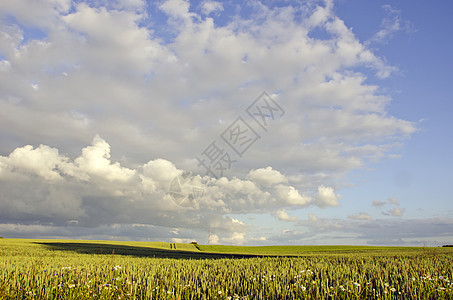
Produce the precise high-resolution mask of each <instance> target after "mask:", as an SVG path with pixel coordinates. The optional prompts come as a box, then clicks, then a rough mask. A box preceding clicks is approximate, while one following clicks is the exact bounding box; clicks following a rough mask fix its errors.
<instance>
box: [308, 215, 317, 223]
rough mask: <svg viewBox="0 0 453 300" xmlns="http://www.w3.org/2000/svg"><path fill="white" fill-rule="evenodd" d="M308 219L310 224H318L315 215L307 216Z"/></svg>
mask: <svg viewBox="0 0 453 300" xmlns="http://www.w3.org/2000/svg"><path fill="white" fill-rule="evenodd" d="M308 219H309V220H310V221H312V222H318V217H317V216H316V215H315V214H308Z"/></svg>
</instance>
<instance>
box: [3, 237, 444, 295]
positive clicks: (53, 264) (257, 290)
mask: <svg viewBox="0 0 453 300" xmlns="http://www.w3.org/2000/svg"><path fill="white" fill-rule="evenodd" d="M77 244H78V246H79V247H76V246H77ZM101 245H102V248H103V250H102V254H101ZM170 247H171V248H173V247H174V246H173V245H172V246H170V244H168V243H146V242H113V241H69V240H67V241H63V240H14V239H1V240H0V299H316V298H318V299H452V298H453V291H452V288H453V285H452V282H451V280H452V274H453V249H451V248H450V249H447V248H392V247H385V248H381V247H364V248H363V247H354V246H323V247H293V246H278V247H273V248H272V247H230V246H203V245H198V248H199V249H201V250H209V251H215V252H219V253H221V252H223V254H219V255H213V256H211V257H214V258H216V259H208V258H206V257H205V256H204V255H206V253H205V252H204V251H199V250H198V249H197V247H195V246H194V245H189V244H176V250H170ZM83 248H85V250H83ZM178 249H181V250H185V251H180V250H178ZM187 250H190V251H187ZM85 252H86V253H85ZM226 252H236V253H248V254H250V255H252V254H258V255H259V256H258V257H250V258H222V257H224V256H222V255H224V254H225V253H226ZM119 253H121V254H119ZM263 253H271V254H278V255H281V254H282V253H287V254H296V255H297V254H298V255H300V257H282V256H274V257H260V256H261V255H263ZM304 253H305V254H306V255H304ZM186 255H191V256H186ZM225 255H226V254H225ZM188 257H191V259H187V258H188ZM208 257H209V256H208ZM231 257H234V256H231ZM238 257H241V256H238Z"/></svg>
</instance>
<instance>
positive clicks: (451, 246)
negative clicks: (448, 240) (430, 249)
mask: <svg viewBox="0 0 453 300" xmlns="http://www.w3.org/2000/svg"><path fill="white" fill-rule="evenodd" d="M442 247H453V245H443V246H442Z"/></svg>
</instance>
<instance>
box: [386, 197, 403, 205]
mask: <svg viewBox="0 0 453 300" xmlns="http://www.w3.org/2000/svg"><path fill="white" fill-rule="evenodd" d="M388 202H389V203H390V204H393V205H398V206H399V205H400V203H399V202H398V200H396V197H392V198H389V199H388Z"/></svg>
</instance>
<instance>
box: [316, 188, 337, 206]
mask: <svg viewBox="0 0 453 300" xmlns="http://www.w3.org/2000/svg"><path fill="white" fill-rule="evenodd" d="M339 198H340V195H339V194H337V195H335V193H334V191H333V188H331V187H326V186H323V185H321V186H319V187H318V193H317V194H316V199H315V203H316V205H318V206H319V207H327V206H338V205H339V203H338V199H339Z"/></svg>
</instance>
